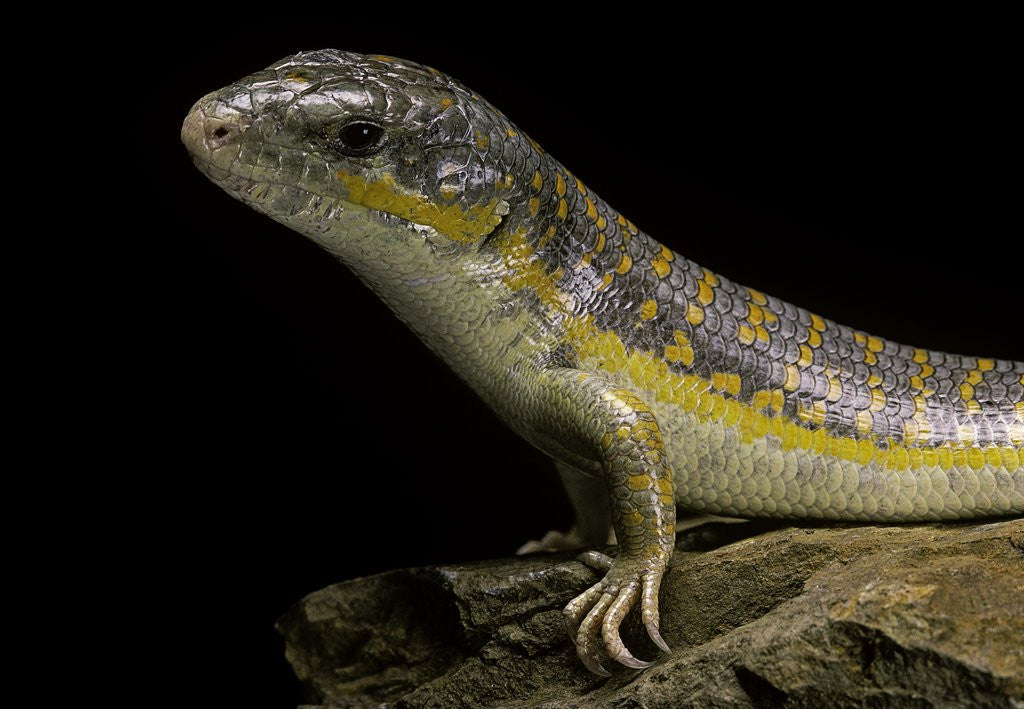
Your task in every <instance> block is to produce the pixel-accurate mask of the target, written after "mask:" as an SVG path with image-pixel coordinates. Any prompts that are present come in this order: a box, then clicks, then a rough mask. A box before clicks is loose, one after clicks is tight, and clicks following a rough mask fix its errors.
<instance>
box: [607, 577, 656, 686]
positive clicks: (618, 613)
mask: <svg viewBox="0 0 1024 709" xmlns="http://www.w3.org/2000/svg"><path fill="white" fill-rule="evenodd" d="M639 595H640V584H639V582H637V581H633V582H632V583H629V584H626V585H625V586H624V587H622V588H621V589H619V592H618V594H617V595H616V597H615V601H614V602H613V603H612V604H611V606H610V607H609V608H608V611H607V612H606V613H605V614H604V620H603V621H602V622H601V638H602V639H603V640H604V649H605V650H606V651H607V652H608V655H609V656H610V657H611V658H612V659H614V660H615V661H616V662H620V663H622V664H623V665H625V666H626V667H636V668H639V667H646V666H647V665H644V664H642V663H641V661H640V660H638V659H636V658H635V657H633V656H632V655H631V654H630V652H629V650H627V649H626V646H625V645H624V644H623V642H622V636H621V635H619V626H621V625H622V620H623V618H625V617H626V614H628V613H629V611H630V609H631V608H632V607H633V606H634V605H635V604H636V600H637V598H638V597H639Z"/></svg>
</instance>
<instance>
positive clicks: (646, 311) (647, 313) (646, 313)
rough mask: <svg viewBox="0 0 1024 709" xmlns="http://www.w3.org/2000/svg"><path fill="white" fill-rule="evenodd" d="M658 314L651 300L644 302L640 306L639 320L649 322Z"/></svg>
mask: <svg viewBox="0 0 1024 709" xmlns="http://www.w3.org/2000/svg"><path fill="white" fill-rule="evenodd" d="M657 314H658V304H657V303H656V302H655V301H653V300H645V301H644V303H643V305H641V306H640V319H641V320H650V319H651V318H653V317H654V316H655V315H657Z"/></svg>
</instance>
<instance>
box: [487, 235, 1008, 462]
mask: <svg viewBox="0 0 1024 709" xmlns="http://www.w3.org/2000/svg"><path fill="white" fill-rule="evenodd" d="M501 248H502V251H503V254H504V256H505V258H506V261H507V264H508V271H507V275H506V277H505V282H506V285H507V286H508V287H509V288H511V289H512V290H518V289H520V288H526V287H528V288H531V289H532V290H533V291H534V292H536V293H537V295H538V297H539V298H540V300H541V302H542V303H545V304H547V305H549V306H551V307H557V308H560V309H562V310H563V312H571V311H572V308H567V307H565V306H566V305H567V304H566V299H567V298H570V296H567V295H566V294H564V293H563V292H562V291H561V290H559V288H558V287H557V279H556V278H555V277H554V276H555V274H548V273H546V271H545V270H544V266H543V264H542V262H541V261H540V260H539V259H536V258H532V250H531V248H530V246H529V244H528V243H527V242H526V240H525V237H524V236H523V234H521V233H519V234H515V235H513V238H510V239H509V240H507V242H504V243H503V244H502V245H501ZM752 294H753V292H752ZM564 326H565V341H566V343H567V344H569V345H571V346H572V347H574V348H575V350H576V351H577V353H578V354H579V356H580V358H581V359H583V360H584V361H588V360H590V361H594V360H596V361H600V362H601V366H602V369H603V370H605V371H607V372H610V373H616V372H623V373H625V374H627V375H628V377H629V379H630V380H631V381H632V382H633V383H634V384H635V386H636V387H637V388H638V389H640V390H643V391H647V392H651V395H652V396H653V398H654V399H655V400H656V401H658V402H664V403H668V404H672V405H675V406H678V407H680V408H681V409H682V410H683V411H685V412H686V413H688V414H692V415H694V416H696V417H697V421H698V422H699V423H710V422H712V421H722V422H723V424H724V425H727V426H730V427H734V428H735V429H736V430H737V431H738V434H739V439H740V441H741V442H742V443H744V444H752V443H753V442H754V441H756V440H757V439H759V438H763V437H764V436H766V435H772V436H774V437H776V438H777V439H778V441H779V444H780V447H781V448H782V449H783V450H791V449H794V448H801V449H806V450H808V451H812V452H814V453H815V454H818V455H830V456H833V457H836V458H839V459H843V460H850V461H854V460H855V461H857V462H860V463H862V464H866V463H868V462H873V463H875V464H877V465H879V466H881V467H884V468H888V469H893V470H903V469H906V468H907V467H914V468H919V467H921V466H932V467H934V466H937V467H939V468H942V469H944V470H949V469H950V468H952V467H953V466H967V465H971V466H973V465H977V464H979V461H985V462H989V463H991V462H992V461H995V460H998V461H1000V463H1001V465H1002V466H1003V468H1004V469H1005V470H1007V471H1009V472H1015V471H1017V470H1018V469H1019V468H1020V467H1021V466H1022V464H1024V461H1021V460H1020V458H1021V456H1020V454H1019V452H1018V451H1017V450H1016V448H1015V447H1019V446H1021V445H1024V423H1020V422H1018V423H1015V424H1011V425H1010V427H1009V429H1010V440H1011V442H1012V443H1011V446H987V447H985V448H978V447H976V446H971V445H969V444H966V443H963V442H960V443H948V442H947V443H944V444H943V445H941V446H938V447H934V448H931V447H930V448H919V447H914V446H912V445H899V444H897V443H896V442H895V441H893V440H889V441H887V442H886V443H887V444H888V447H884V448H883V447H879V446H878V445H877V444H876V443H875V442H874V441H873V440H872V439H870V438H865V439H862V440H859V441H858V440H856V439H854V438H849V437H845V436H835V435H833V434H831V433H830V432H828V431H827V430H826V429H823V428H819V429H818V430H816V431H809V430H808V429H807V428H805V427H804V426H801V425H800V424H798V423H796V422H793V421H789V420H787V419H785V418H783V417H781V416H778V415H769V414H766V413H764V411H765V410H766V409H771V410H772V411H774V412H775V414H777V413H779V412H781V411H782V409H783V406H784V403H785V394H784V392H783V391H782V390H778V389H775V390H762V391H757V392H755V393H754V396H753V401H752V402H751V403H750V404H746V403H743V402H740V401H738V400H736V399H733V398H727V397H731V396H732V394H731V392H730V388H732V389H734V390H736V391H738V387H737V385H736V383H735V382H734V380H731V379H729V378H727V375H725V374H718V375H712V380H710V381H709V380H707V379H704V378H702V377H699V376H697V375H692V374H680V373H677V372H673V371H671V370H669V368H668V361H682V362H683V363H684V364H687V365H689V364H691V363H692V349H690V346H689V343H688V342H687V341H686V338H685V336H684V335H683V334H682V333H677V336H676V337H675V338H674V339H675V342H676V344H675V345H670V346H669V347H667V348H666V350H665V351H666V356H665V357H664V358H662V357H657V356H652V354H651V353H648V352H642V351H637V350H630V349H628V348H627V347H626V346H625V345H624V344H623V342H622V340H621V339H620V338H619V337H618V335H617V334H616V333H614V332H610V331H601V330H598V329H597V327H596V326H595V325H594V321H593V316H592V315H591V314H587V315H584V316H569V317H567V318H566V319H565V321H564ZM864 344H865V345H866V344H867V340H866V336H864ZM686 352H689V358H690V359H689V361H686V357H685V356H684V353H686ZM669 354H671V355H672V356H668V355H669ZM799 374H800V373H799V368H797V367H796V366H795V365H789V367H787V379H786V383H787V385H791V386H792V387H793V388H795V386H796V385H797V384H798V382H799ZM829 381H830V395H831V393H832V389H833V387H832V383H833V382H835V389H836V390H839V388H840V387H839V384H838V380H837V379H835V377H832V378H831V379H830V380H829ZM791 386H787V387H786V388H787V389H790V388H791ZM879 393H880V394H881V395H882V397H884V393H883V392H879ZM872 401H873V404H875V405H877V403H875V401H876V400H875V399H874V398H873V400H872ZM877 401H878V402H881V401H882V399H878V400H877ZM915 404H916V405H917V407H918V410H917V411H916V412H915V416H916V417H918V418H916V419H915V420H914V422H915V423H916V424H917V430H916V432H915V431H913V426H910V427H908V444H909V443H910V438H909V435H910V434H911V433H914V434H915V435H916V438H917V440H918V441H924V442H926V441H927V440H928V437H929V436H930V431H929V430H928V422H927V419H925V418H923V414H924V409H925V405H926V402H925V400H924V397H923V396H922V395H921V394H918V395H916V397H915ZM823 407H824V405H823V404H822V402H814V403H812V404H810V405H809V406H806V407H805V408H806V411H805V413H804V414H803V416H802V417H801V418H803V419H804V420H810V421H812V422H815V423H817V422H819V421H822V420H823V419H824V408H823ZM1016 409H1017V413H1018V415H1019V416H1020V417H1021V418H1022V419H1024V403H1018V404H1016ZM863 413H864V414H867V415H868V416H869V415H870V414H868V412H863ZM798 416H800V415H799V413H798ZM620 435H624V436H629V435H631V432H630V430H629V429H628V428H627V429H626V430H625V431H622V432H620Z"/></svg>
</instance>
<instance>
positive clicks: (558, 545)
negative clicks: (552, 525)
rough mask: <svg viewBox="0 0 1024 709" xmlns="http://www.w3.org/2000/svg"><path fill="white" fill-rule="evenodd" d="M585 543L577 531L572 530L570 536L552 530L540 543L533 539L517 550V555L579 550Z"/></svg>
mask: <svg viewBox="0 0 1024 709" xmlns="http://www.w3.org/2000/svg"><path fill="white" fill-rule="evenodd" d="M585 543H586V542H585V541H584V539H583V538H582V537H581V536H580V535H579V534H578V533H577V532H576V530H575V529H571V530H570V531H569V533H568V534H566V533H564V532H557V531H555V530H551V531H550V532H548V533H547V534H545V535H544V538H543V539H541V540H539V541H538V540H536V539H531V540H530V541H528V542H526V544H524V545H522V546H521V547H519V548H518V549H516V554H532V553H534V552H537V551H569V550H570V549H579V548H580V547H581V546H583V545H584V544H585Z"/></svg>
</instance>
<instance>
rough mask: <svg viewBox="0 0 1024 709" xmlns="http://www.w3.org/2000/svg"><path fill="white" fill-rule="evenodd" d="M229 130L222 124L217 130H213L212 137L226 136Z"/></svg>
mask: <svg viewBox="0 0 1024 709" xmlns="http://www.w3.org/2000/svg"><path fill="white" fill-rule="evenodd" d="M230 132H231V131H229V130H228V129H227V128H225V127H224V126H221V127H220V128H218V129H217V130H215V131H213V137H214V138H226V137H227V136H228V133H230Z"/></svg>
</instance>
